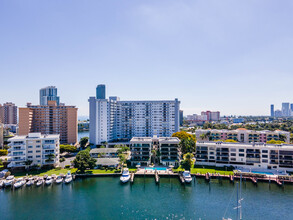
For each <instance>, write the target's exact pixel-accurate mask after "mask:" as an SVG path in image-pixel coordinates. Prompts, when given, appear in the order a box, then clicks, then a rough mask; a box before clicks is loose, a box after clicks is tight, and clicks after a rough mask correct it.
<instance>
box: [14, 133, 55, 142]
mask: <svg viewBox="0 0 293 220" xmlns="http://www.w3.org/2000/svg"><path fill="white" fill-rule="evenodd" d="M59 137H60V135H59V134H41V133H29V134H28V135H17V136H14V137H13V138H9V141H17V140H25V139H56V138H58V139H59Z"/></svg>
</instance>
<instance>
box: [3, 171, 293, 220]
mask: <svg viewBox="0 0 293 220" xmlns="http://www.w3.org/2000/svg"><path fill="white" fill-rule="evenodd" d="M118 177H119V176H117V177H116V176H108V177H100V178H76V179H75V181H73V182H72V183H71V184H68V185H66V184H60V185H59V184H52V185H50V186H44V187H35V186H32V187H22V188H20V189H18V190H14V191H11V190H6V189H2V190H0V203H1V207H0V211H1V213H2V217H3V219H26V218H28V217H29V218H30V219H39V218H46V219H54V218H57V217H58V218H65V219H68V218H73V219H78V218H83V217H84V216H87V218H88V219H94V218H95V219H96V218H99V219H138V218H139V219H154V218H157V219H167V218H169V219H222V217H223V216H224V217H225V218H232V219H236V215H237V213H236V210H235V209H234V207H236V205H237V204H236V199H235V198H236V184H235V185H234V184H231V183H230V182H229V180H228V179H214V178H211V179H210V181H209V182H207V181H206V180H205V179H204V178H194V177H193V181H192V182H191V183H190V184H183V185H182V184H180V182H179V180H178V176H177V178H169V177H168V176H167V175H160V184H156V183H155V181H154V176H151V175H146V176H145V177H143V176H141V175H138V176H137V175H135V182H134V184H130V183H126V184H120V181H119V178H118ZM242 183H243V184H242V197H243V199H244V200H243V202H242V215H243V219H269V220H270V219H285V218H286V219H292V218H293V214H292V212H291V211H290V207H291V204H292V203H293V197H292V195H293V186H292V185H286V186H285V187H278V186H277V185H276V184H271V185H269V184H267V183H264V182H258V187H255V185H254V184H253V183H252V182H251V181H245V180H243V182H242ZM231 198H232V199H231ZM15 207H17V209H18V210H19V212H14V211H13V210H15ZM36 207H37V208H38V210H39V211H38V212H33V210H34V209H35V208H36ZM113 208H115V210H116V211H115V212H113V211H112V210H113ZM211 208H212V209H213V212H211V211H210V210H211Z"/></svg>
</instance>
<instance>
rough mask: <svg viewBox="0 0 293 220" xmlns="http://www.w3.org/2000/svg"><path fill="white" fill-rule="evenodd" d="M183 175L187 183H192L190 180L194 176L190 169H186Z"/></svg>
mask: <svg viewBox="0 0 293 220" xmlns="http://www.w3.org/2000/svg"><path fill="white" fill-rule="evenodd" d="M182 176H183V178H184V181H185V182H186V183H190V182H191V181H192V177H191V175H190V172H189V171H184V172H183V173H182Z"/></svg>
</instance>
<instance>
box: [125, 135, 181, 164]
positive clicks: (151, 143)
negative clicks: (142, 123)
mask: <svg viewBox="0 0 293 220" xmlns="http://www.w3.org/2000/svg"><path fill="white" fill-rule="evenodd" d="M179 143H180V140H179V139H178V138H177V137H159V138H158V137H156V136H154V137H153V138H151V137H133V138H132V139H131V141H130V151H131V164H132V165H137V164H140V165H141V166H148V165H150V163H151V156H152V150H155V151H157V152H159V155H160V156H159V160H160V161H159V162H160V163H161V164H162V165H164V166H169V165H173V166H175V165H178V164H179V162H180V158H181V153H180V148H179ZM157 156H158V155H157Z"/></svg>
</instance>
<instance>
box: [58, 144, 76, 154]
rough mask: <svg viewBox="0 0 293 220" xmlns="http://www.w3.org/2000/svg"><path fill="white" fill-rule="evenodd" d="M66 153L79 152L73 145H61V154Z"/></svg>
mask: <svg viewBox="0 0 293 220" xmlns="http://www.w3.org/2000/svg"><path fill="white" fill-rule="evenodd" d="M64 152H69V153H74V152H77V147H75V146H73V145H63V144H60V153H64Z"/></svg>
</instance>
